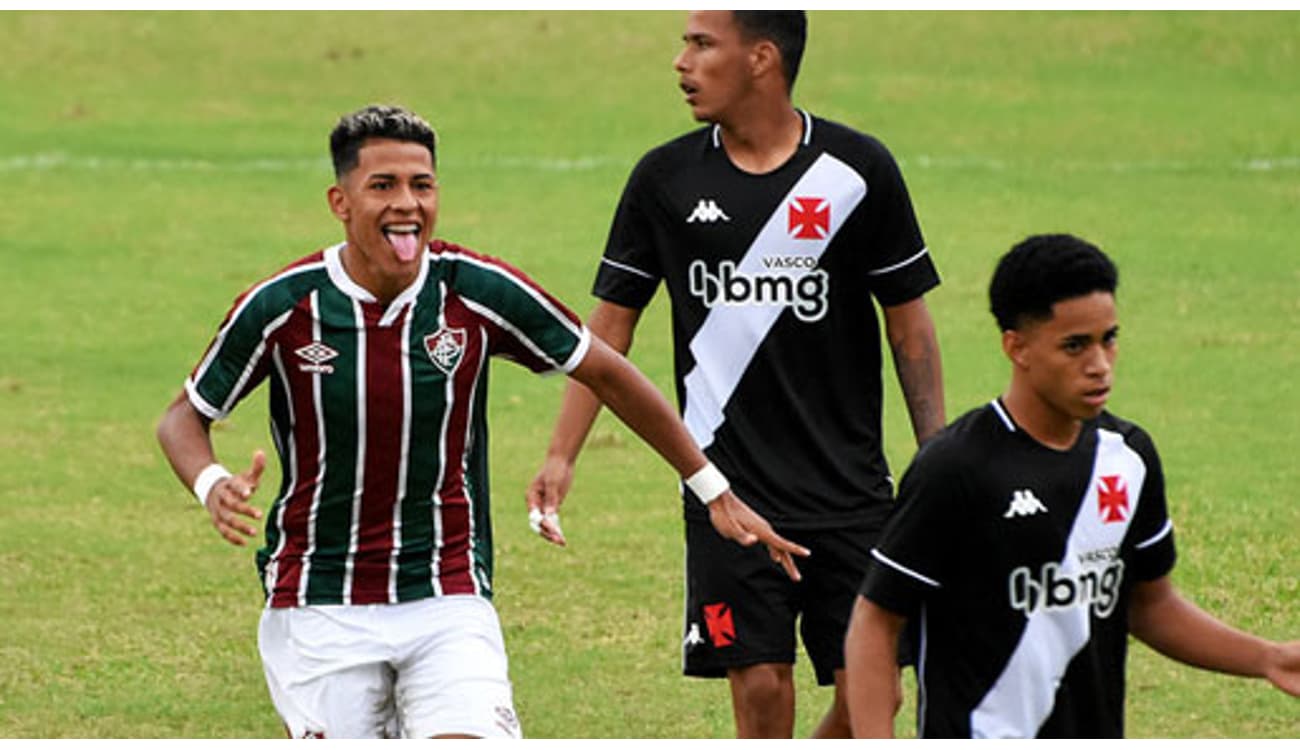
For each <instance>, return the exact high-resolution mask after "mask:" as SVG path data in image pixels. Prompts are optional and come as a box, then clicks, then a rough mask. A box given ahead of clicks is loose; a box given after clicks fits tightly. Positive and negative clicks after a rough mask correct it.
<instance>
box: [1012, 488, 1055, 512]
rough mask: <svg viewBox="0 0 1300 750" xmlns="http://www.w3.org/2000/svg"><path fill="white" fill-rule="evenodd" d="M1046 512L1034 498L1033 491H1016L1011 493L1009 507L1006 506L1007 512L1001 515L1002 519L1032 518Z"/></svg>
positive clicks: (1041, 502)
mask: <svg viewBox="0 0 1300 750" xmlns="http://www.w3.org/2000/svg"><path fill="white" fill-rule="evenodd" d="M1046 512H1047V506H1045V505H1043V501H1042V500H1039V499H1038V498H1037V497H1035V496H1034V491H1033V490H1016V491H1015V492H1012V493H1011V505H1009V506H1007V512H1006V513H1003V514H1002V517H1003V518H1014V517H1016V516H1033V515H1037V514H1039V513H1046Z"/></svg>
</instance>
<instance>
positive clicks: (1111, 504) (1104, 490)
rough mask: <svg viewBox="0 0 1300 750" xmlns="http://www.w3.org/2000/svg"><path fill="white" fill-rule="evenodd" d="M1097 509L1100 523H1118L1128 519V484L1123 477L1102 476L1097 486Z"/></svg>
mask: <svg viewBox="0 0 1300 750" xmlns="http://www.w3.org/2000/svg"><path fill="white" fill-rule="evenodd" d="M1097 510H1098V512H1100V513H1101V522H1102V523H1118V522H1121V521H1125V520H1127V519H1128V485H1126V484H1125V483H1124V477H1121V476H1118V475H1116V476H1110V477H1102V478H1101V484H1100V486H1098V487H1097Z"/></svg>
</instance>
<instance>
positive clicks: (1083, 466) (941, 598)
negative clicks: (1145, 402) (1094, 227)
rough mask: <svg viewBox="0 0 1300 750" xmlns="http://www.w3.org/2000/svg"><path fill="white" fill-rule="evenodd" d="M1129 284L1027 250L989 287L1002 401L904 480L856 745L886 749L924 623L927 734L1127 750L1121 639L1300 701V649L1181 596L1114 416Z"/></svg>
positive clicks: (882, 568)
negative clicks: (909, 657) (903, 659)
mask: <svg viewBox="0 0 1300 750" xmlns="http://www.w3.org/2000/svg"><path fill="white" fill-rule="evenodd" d="M1117 282H1118V274H1117V272H1116V269H1115V266H1114V265H1113V264H1112V263H1111V261H1110V259H1109V258H1107V257H1106V256H1105V255H1104V254H1103V253H1102V252H1101V251H1100V250H1099V249H1097V248H1096V247H1095V246H1093V245H1091V244H1089V243H1087V242H1085V241H1083V240H1080V239H1078V238H1076V237H1073V236H1070V235H1040V236H1036V237H1030V238H1028V239H1026V240H1025V241H1024V242H1022V243H1020V244H1018V245H1017V246H1016V247H1014V248H1012V250H1011V251H1010V252H1009V253H1007V254H1006V255H1005V256H1003V258H1002V260H1001V261H1000V262H999V264H998V267H997V270H996V271H995V272H994V275H993V281H992V283H991V285H990V289H989V298H990V302H991V306H992V310H993V314H994V316H995V317H996V319H997V322H998V325H999V327H1000V328H1001V329H1002V350H1003V352H1005V353H1006V356H1007V358H1008V359H1009V360H1010V362H1011V382H1010V385H1009V386H1008V387H1007V390H1006V392H1005V393H1004V394H1003V395H1002V396H1000V397H999V398H996V399H994V400H993V401H992V402H990V403H989V404H987V405H985V406H983V407H981V408H978V409H975V410H973V411H971V412H968V413H967V414H966V415H965V416H963V417H961V418H960V419H958V420H957V421H955V422H954V423H953V424H952V425H950V426H949V427H948V428H946V429H945V430H944V431H943V432H942V433H941V434H940V435H939V436H938V437H936V438H935V439H934V440H932V441H930V442H929V443H928V444H927V445H926V446H925V447H924V448H922V449H921V451H920V452H919V453H918V454H917V456H916V459H915V460H914V461H913V463H912V465H911V466H910V467H909V468H908V470H907V472H906V474H905V475H904V476H903V481H902V484H901V485H900V487H899V498H898V506H897V509H896V510H895V514H894V517H893V518H892V519H891V521H890V523H889V525H888V526H887V527H886V528H885V530H884V532H883V533H882V534H881V538H880V542H879V544H877V545H876V547H875V548H874V549H872V551H871V555H872V561H871V564H870V567H869V568H868V570H867V573H866V576H865V578H864V580H863V582H862V587H861V592H862V593H861V596H860V597H859V598H858V601H857V603H856V605H855V610H854V615H853V620H852V623H851V625H850V628H849V634H848V637H847V640H846V643H845V650H846V655H847V656H846V658H847V665H848V688H849V701H850V715H851V717H852V723H853V729H854V734H855V735H856V736H859V737H882V736H890V735H891V734H892V732H893V726H894V713H895V711H896V707H895V706H894V704H893V703H892V702H890V701H887V700H882V695H881V692H880V691H881V690H882V688H884V687H886V686H888V685H889V684H890V682H891V680H892V675H893V671H894V668H893V645H894V643H895V641H896V639H897V637H898V633H899V631H900V629H901V628H902V626H903V623H904V621H905V618H914V619H916V620H919V623H920V629H919V637H920V643H919V644H918V646H917V654H918V659H917V665H916V669H917V691H918V696H917V703H918V711H917V713H918V716H917V722H918V727H917V734H918V735H919V736H921V737H1120V736H1122V735H1123V732H1124V663H1125V658H1126V648H1127V643H1128V636H1129V634H1130V633H1131V634H1133V635H1134V636H1136V637H1137V638H1138V639H1139V640H1141V641H1143V642H1145V643H1146V644H1147V645H1149V646H1151V647H1152V648H1154V649H1155V650H1157V651H1159V652H1160V653H1162V654H1165V655H1166V656H1169V657H1171V658H1173V659H1176V660H1178V661H1182V662H1185V663H1187V664H1190V665H1193V666H1197V667H1201V668H1204V669H1210V670H1215V671H1219V672H1225V673H1228V674H1235V675H1245V676H1251V677H1265V678H1267V679H1268V680H1270V681H1271V682H1272V683H1273V684H1274V685H1276V686H1277V687H1279V688H1280V689H1282V690H1284V691H1286V692H1287V693H1290V694H1291V695H1297V696H1300V641H1292V642H1290V643H1275V642H1271V641H1267V640H1264V639H1262V638H1258V637H1256V636H1254V635H1251V634H1249V633H1244V632H1242V631H1240V630H1237V629H1235V628H1232V627H1229V626H1228V625H1225V624H1224V623H1222V622H1220V621H1219V620H1217V619H1215V618H1214V617H1212V616H1211V615H1209V614H1207V613H1206V612H1204V611H1202V610H1201V609H1200V608H1198V607H1197V606H1196V605H1194V604H1193V603H1191V602H1190V601H1188V600H1187V599H1185V598H1184V597H1183V596H1182V595H1181V594H1180V593H1179V592H1178V591H1177V590H1176V589H1175V588H1174V586H1173V584H1172V583H1171V582H1170V579H1169V572H1170V570H1171V569H1172V568H1173V566H1174V557H1175V554H1174V536H1173V524H1172V523H1171V521H1170V520H1169V516H1168V514H1167V511H1166V504H1165V485H1164V476H1163V474H1162V472H1161V467H1160V459H1159V456H1158V455H1157V453H1156V448H1155V445H1154V443H1153V442H1152V440H1151V437H1150V436H1149V435H1147V433H1146V432H1145V431H1143V430H1142V428H1141V427H1138V426H1137V425H1135V424H1133V423H1132V422H1128V421H1125V420H1123V419H1120V418H1119V417H1116V416H1115V415H1113V414H1111V413H1110V412H1108V411H1106V410H1105V405H1106V400H1107V398H1108V397H1109V395H1110V391H1111V388H1112V386H1113V384H1114V366H1115V358H1116V354H1117V352H1118V348H1117V346H1118V338H1117V337H1118V334H1119V323H1118V315H1117V313H1116V307H1115V289H1116V285H1117Z"/></svg>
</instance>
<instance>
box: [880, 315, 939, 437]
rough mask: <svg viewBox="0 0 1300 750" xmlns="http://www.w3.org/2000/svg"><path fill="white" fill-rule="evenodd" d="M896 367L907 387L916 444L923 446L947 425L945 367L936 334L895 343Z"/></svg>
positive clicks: (906, 393) (909, 411)
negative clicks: (944, 395) (944, 389)
mask: <svg viewBox="0 0 1300 750" xmlns="http://www.w3.org/2000/svg"><path fill="white" fill-rule="evenodd" d="M891 348H892V349H893V352H894V369H895V370H896V371H897V373H898V383H899V385H900V386H901V387H902V389H903V398H904V400H905V401H906V402H907V411H908V415H909V416H910V417H911V420H912V432H913V434H915V435H916V444H917V445H922V444H923V443H925V441H927V440H929V439H930V438H932V437H934V436H935V434H937V433H938V432H939V430H941V429H943V426H944V422H945V420H944V411H943V367H942V364H941V361H940V357H939V344H938V341H936V340H935V338H934V336H933V335H929V336H917V337H915V340H909V341H898V342H891Z"/></svg>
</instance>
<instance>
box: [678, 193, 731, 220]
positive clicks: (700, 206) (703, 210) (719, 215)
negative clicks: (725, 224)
mask: <svg viewBox="0 0 1300 750" xmlns="http://www.w3.org/2000/svg"><path fill="white" fill-rule="evenodd" d="M697 221H698V222H702V223H705V224H712V223H714V222H716V221H731V217H730V216H727V214H726V212H725V211H723V210H722V209H721V208H718V204H717V201H715V200H713V199H712V198H701V199H700V202H699V203H696V204H695V210H694V211H692V212H691V215H690V216H687V217H686V223H687V224H694V223H695V222H697Z"/></svg>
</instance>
